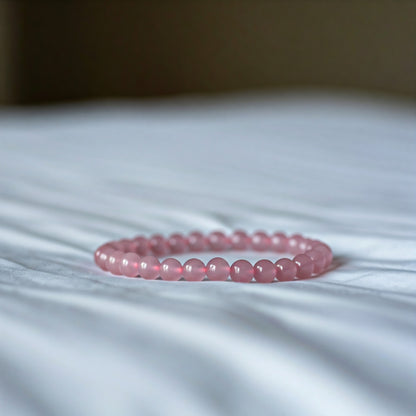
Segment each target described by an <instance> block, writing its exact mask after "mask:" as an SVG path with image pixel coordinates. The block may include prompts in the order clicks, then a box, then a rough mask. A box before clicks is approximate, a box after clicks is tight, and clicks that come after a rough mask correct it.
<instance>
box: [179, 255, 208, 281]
mask: <svg viewBox="0 0 416 416" xmlns="http://www.w3.org/2000/svg"><path fill="white" fill-rule="evenodd" d="M183 277H184V279H185V280H189V281H192V282H198V281H200V280H203V279H204V277H205V264H204V263H203V262H202V261H201V260H199V259H189V260H188V261H187V262H186V263H185V264H184V265H183Z"/></svg>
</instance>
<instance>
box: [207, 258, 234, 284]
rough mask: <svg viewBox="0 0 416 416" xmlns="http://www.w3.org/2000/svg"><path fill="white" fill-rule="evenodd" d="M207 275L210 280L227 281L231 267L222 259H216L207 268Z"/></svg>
mask: <svg viewBox="0 0 416 416" xmlns="http://www.w3.org/2000/svg"><path fill="white" fill-rule="evenodd" d="M206 274H207V277H208V279H209V280H227V278H228V276H229V275H230V265H229V264H228V262H227V261H226V260H225V259H223V258H221V257H214V258H213V259H212V260H210V261H209V262H208V264H207V267H206Z"/></svg>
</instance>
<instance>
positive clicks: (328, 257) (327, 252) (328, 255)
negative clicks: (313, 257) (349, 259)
mask: <svg viewBox="0 0 416 416" xmlns="http://www.w3.org/2000/svg"><path fill="white" fill-rule="evenodd" d="M312 247H313V249H314V250H318V251H320V252H322V253H323V254H324V256H325V269H326V268H327V267H328V266H329V265H330V264H331V263H332V250H331V249H330V248H329V246H327V245H326V244H325V243H322V242H321V241H317V242H316V243H314V244H312Z"/></svg>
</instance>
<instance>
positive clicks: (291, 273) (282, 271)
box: [275, 257, 297, 282]
mask: <svg viewBox="0 0 416 416" xmlns="http://www.w3.org/2000/svg"><path fill="white" fill-rule="evenodd" d="M275 265H276V278H277V280H279V282H287V281H289V280H293V279H294V278H295V276H296V272H297V266H296V264H295V263H293V261H292V260H290V259H287V258H285V257H284V258H282V259H280V260H278V261H277V262H276V263H275Z"/></svg>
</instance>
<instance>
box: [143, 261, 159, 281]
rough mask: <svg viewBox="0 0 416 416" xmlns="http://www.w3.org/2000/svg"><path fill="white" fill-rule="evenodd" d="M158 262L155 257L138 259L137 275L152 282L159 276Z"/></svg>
mask: <svg viewBox="0 0 416 416" xmlns="http://www.w3.org/2000/svg"><path fill="white" fill-rule="evenodd" d="M159 269H160V262H159V260H158V259H157V258H156V257H155V256H145V257H142V258H141V259H140V263H139V275H140V276H141V277H143V278H144V279H148V280H154V279H156V278H157V277H158V276H159Z"/></svg>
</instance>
